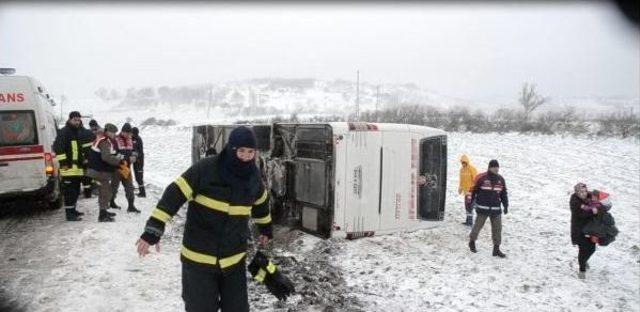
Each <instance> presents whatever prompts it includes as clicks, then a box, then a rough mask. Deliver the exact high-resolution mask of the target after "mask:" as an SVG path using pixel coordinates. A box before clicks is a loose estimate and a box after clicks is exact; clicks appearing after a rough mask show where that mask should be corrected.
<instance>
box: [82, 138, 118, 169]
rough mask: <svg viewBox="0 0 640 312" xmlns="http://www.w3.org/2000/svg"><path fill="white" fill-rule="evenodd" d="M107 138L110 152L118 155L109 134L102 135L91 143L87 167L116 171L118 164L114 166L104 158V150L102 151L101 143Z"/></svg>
mask: <svg viewBox="0 0 640 312" xmlns="http://www.w3.org/2000/svg"><path fill="white" fill-rule="evenodd" d="M105 140H106V141H107V142H108V143H109V154H111V155H114V156H115V155H116V150H115V148H114V146H113V142H112V141H111V140H110V139H109V138H108V137H107V136H104V135H101V136H99V137H98V138H97V139H96V140H95V141H94V142H93V144H92V145H91V151H90V152H89V154H88V156H87V158H88V159H89V164H88V165H87V167H88V168H91V169H93V170H95V171H98V172H114V171H115V170H116V166H113V165H111V164H109V163H107V162H105V161H104V160H103V159H102V152H101V151H100V147H99V145H100V143H102V141H105Z"/></svg>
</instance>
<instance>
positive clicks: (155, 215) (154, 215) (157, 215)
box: [151, 207, 171, 223]
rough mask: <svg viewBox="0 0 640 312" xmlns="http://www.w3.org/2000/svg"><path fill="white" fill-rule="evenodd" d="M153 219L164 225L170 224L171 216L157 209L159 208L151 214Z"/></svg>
mask: <svg viewBox="0 0 640 312" xmlns="http://www.w3.org/2000/svg"><path fill="white" fill-rule="evenodd" d="M151 217H152V218H156V219H158V220H160V221H162V222H164V223H167V222H169V220H171V216H170V215H169V214H168V213H166V212H164V211H162V210H160V208H157V207H156V209H154V210H153V212H152V213H151Z"/></svg>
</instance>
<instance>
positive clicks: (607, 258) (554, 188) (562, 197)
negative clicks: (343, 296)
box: [336, 134, 640, 311]
mask: <svg viewBox="0 0 640 312" xmlns="http://www.w3.org/2000/svg"><path fill="white" fill-rule="evenodd" d="M449 138H450V140H449V156H450V161H449V164H450V166H449V172H448V177H449V181H448V184H449V186H448V190H449V192H448V194H447V196H448V197H447V213H446V220H445V222H444V223H443V224H442V226H440V227H438V228H435V229H433V230H427V231H419V232H415V233H403V234H397V235H391V236H382V237H374V238H371V239H366V240H358V241H354V242H349V243H348V244H349V245H350V246H349V248H345V249H344V253H343V254H342V255H341V256H339V257H338V258H337V259H336V262H337V263H340V264H341V266H342V268H343V269H344V271H345V276H346V277H345V278H346V279H347V281H348V283H349V284H350V285H352V286H357V288H359V289H360V292H361V296H360V298H361V300H362V301H364V302H365V303H367V304H368V305H369V307H368V308H367V310H368V311H391V310H393V311H427V310H433V311H494V310H500V311H640V248H639V244H640V214H639V213H640V199H639V198H640V170H639V166H640V155H639V154H640V153H639V152H640V151H639V147H638V145H637V143H634V142H631V141H621V140H615V139H609V140H586V139H575V138H561V137H548V136H541V137H531V136H520V135H515V134H509V135H496V134H487V135H472V134H451V135H450V136H449ZM462 152H465V153H469V155H470V156H471V159H472V163H473V164H475V165H476V166H477V167H478V169H479V170H480V171H483V170H485V168H486V164H487V163H488V160H489V159H491V158H493V157H495V158H498V159H499V160H500V165H501V173H502V174H503V175H504V177H505V179H506V183H507V187H508V189H509V194H510V196H509V197H510V202H511V207H510V209H509V214H508V215H506V216H503V244H502V250H503V251H504V252H505V253H506V254H507V256H508V258H507V259H498V258H495V257H492V256H491V245H492V244H491V238H490V224H489V222H487V224H486V225H485V228H484V230H483V232H482V233H481V236H480V238H479V240H478V243H477V244H478V249H479V252H478V253H477V254H472V253H470V252H469V250H468V247H467V245H466V243H467V241H468V232H469V229H468V228H467V227H465V226H463V225H461V224H460V222H461V221H463V218H464V212H463V208H462V207H463V203H462V199H461V198H460V197H459V196H457V194H456V190H457V183H458V177H457V170H458V169H459V166H458V165H457V158H458V157H459V156H460V153H462ZM578 181H584V182H585V183H586V184H587V185H588V186H589V187H590V188H591V187H595V188H600V189H603V190H606V191H608V192H610V193H611V194H613V195H614V196H615V197H616V199H615V203H614V208H613V210H612V213H613V215H614V216H615V217H616V221H617V226H618V228H619V229H620V234H619V236H618V238H617V240H616V241H615V242H614V243H612V244H611V245H610V246H608V247H602V248H598V250H597V251H596V253H595V254H594V256H593V257H592V258H591V260H590V266H591V270H590V271H589V272H588V274H587V279H586V280H578V279H577V278H576V272H577V260H576V259H577V248H575V247H572V246H571V241H570V237H569V219H570V212H569V207H568V203H569V192H570V190H571V188H572V186H573V185H574V184H575V183H576V182H578Z"/></svg>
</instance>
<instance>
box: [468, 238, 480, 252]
mask: <svg viewBox="0 0 640 312" xmlns="http://www.w3.org/2000/svg"><path fill="white" fill-rule="evenodd" d="M469 250H471V252H474V253H475V252H478V250H477V249H476V242H475V241H472V240H470V241H469Z"/></svg>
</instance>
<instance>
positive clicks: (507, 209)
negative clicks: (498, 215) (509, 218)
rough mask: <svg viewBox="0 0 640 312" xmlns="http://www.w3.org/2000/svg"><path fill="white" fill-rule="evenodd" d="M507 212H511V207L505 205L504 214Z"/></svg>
mask: <svg viewBox="0 0 640 312" xmlns="http://www.w3.org/2000/svg"><path fill="white" fill-rule="evenodd" d="M507 213H509V207H507V206H505V207H504V214H507Z"/></svg>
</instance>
